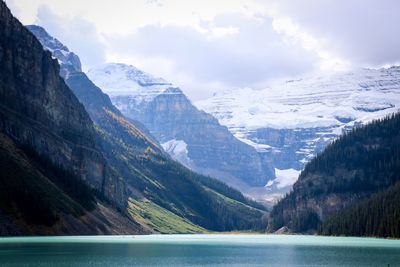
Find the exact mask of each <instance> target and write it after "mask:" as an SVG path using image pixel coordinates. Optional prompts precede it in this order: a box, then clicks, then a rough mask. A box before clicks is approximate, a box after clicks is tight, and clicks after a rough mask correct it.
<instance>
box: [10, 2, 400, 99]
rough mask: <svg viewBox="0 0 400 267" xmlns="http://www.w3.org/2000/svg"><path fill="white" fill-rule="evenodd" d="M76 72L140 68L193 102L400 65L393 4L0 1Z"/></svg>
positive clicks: (395, 5)
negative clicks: (61, 49) (67, 56)
mask: <svg viewBox="0 0 400 267" xmlns="http://www.w3.org/2000/svg"><path fill="white" fill-rule="evenodd" d="M7 3H8V4H9V5H10V7H11V9H12V10H13V11H16V15H17V16H18V18H20V19H21V20H22V22H23V23H25V24H31V23H33V22H35V21H36V22H38V23H39V24H41V25H42V26H44V27H45V28H46V29H47V30H48V31H49V32H50V33H51V34H53V35H54V36H56V37H57V38H58V39H60V41H62V42H63V43H65V44H66V45H67V46H69V47H70V49H71V50H73V51H75V52H76V53H77V54H78V55H79V56H80V57H81V59H82V61H83V65H84V66H87V67H90V66H92V65H95V64H98V63H101V62H103V61H105V60H109V61H110V60H112V61H120V62H125V63H129V64H132V65H135V66H137V67H139V68H143V69H144V70H145V71H148V72H150V73H152V74H155V75H157V76H162V77H164V78H166V79H168V80H170V81H171V82H173V83H175V84H177V85H180V86H181V87H182V89H183V90H185V92H186V93H188V94H189V95H190V96H191V97H193V98H195V99H199V98H202V97H205V96H208V95H209V94H210V93H211V92H213V91H216V90H220V89H224V88H228V87H241V86H251V87H262V86H265V84H266V83H267V82H268V81H269V80H271V79H276V78H279V77H285V76H287V77H290V76H296V75H301V74H302V73H305V72H309V71H313V70H316V69H325V70H328V71H331V70H335V69H341V68H347V67H359V66H381V65H390V64H396V63H399V62H400V50H399V49H398V47H399V46H400V38H399V36H400V34H399V33H400V32H399V28H398V26H397V25H399V24H400V16H398V14H397V13H398V10H400V2H399V1H395V0H379V1H378V0H325V1H321V0H303V1H288V0H268V1H264V0H218V1H211V0H210V1H189V0H186V1H179V0H118V1H108V0H85V1H81V0H69V1H61V0H60V1H54V0H7Z"/></svg>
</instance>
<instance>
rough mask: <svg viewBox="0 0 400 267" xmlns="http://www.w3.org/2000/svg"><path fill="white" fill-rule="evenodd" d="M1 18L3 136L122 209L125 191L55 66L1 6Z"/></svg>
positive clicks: (2, 5)
mask: <svg viewBox="0 0 400 267" xmlns="http://www.w3.org/2000/svg"><path fill="white" fill-rule="evenodd" d="M0 15H1V17H0V21H1V24H0V36H1V40H0V44H1V45H0V61H1V65H0V116H1V120H0V129H1V131H2V132H3V133H5V134H7V135H8V136H11V137H12V138H13V139H14V140H16V141H17V142H18V143H20V144H24V145H29V146H30V147H32V148H34V149H35V150H36V151H37V152H38V153H39V154H42V155H45V156H47V157H49V158H51V159H52V161H53V163H55V164H57V165H59V166H62V167H63V168H65V169H68V170H72V171H73V173H74V174H76V175H78V176H79V177H81V179H83V180H84V181H86V182H87V183H88V184H89V185H90V186H91V187H92V188H94V189H95V190H96V191H99V192H101V194H103V195H104V197H106V198H107V199H109V200H110V201H111V202H114V203H115V204H117V205H118V206H122V205H124V204H123V203H124V202H125V200H126V196H125V195H124V193H123V192H124V190H123V189H121V188H120V186H121V185H120V184H119V183H118V182H117V180H116V177H113V176H112V175H111V174H110V173H109V170H108V169H107V167H106V165H105V160H104V158H103V156H102V153H101V152H100V151H99V147H98V146H97V144H96V140H95V131H94V128H93V123H92V121H91V120H90V118H89V116H88V115H87V113H86V111H85V109H84V107H83V106H82V104H81V103H79V101H78V99H77V98H76V97H75V95H74V94H73V93H72V92H71V91H70V90H69V88H68V87H67V85H66V84H65V83H64V80H63V79H62V78H60V76H59V70H60V69H59V65H58V64H57V62H56V61H55V60H54V59H52V57H51V54H50V53H49V52H47V51H44V50H43V48H42V46H41V44H40V42H39V41H38V40H37V39H36V38H35V36H34V35H33V34H31V33H30V32H29V31H28V30H27V29H26V28H25V27H23V26H22V25H21V24H20V22H19V21H17V20H16V19H15V18H14V17H13V16H12V14H11V13H10V12H9V10H8V8H7V7H6V6H5V4H4V3H3V2H2V3H1V14H0Z"/></svg>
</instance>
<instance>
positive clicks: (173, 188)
mask: <svg viewBox="0 0 400 267" xmlns="http://www.w3.org/2000/svg"><path fill="white" fill-rule="evenodd" d="M27 28H28V29H29V30H30V31H32V33H34V34H35V35H36V36H37V37H38V39H39V41H40V42H41V43H42V44H43V46H44V48H45V49H46V50H49V51H51V52H52V55H53V57H54V58H56V59H57V60H58V62H59V63H60V66H61V69H60V74H61V75H62V77H63V78H64V80H65V82H66V83H67V85H68V86H69V87H70V88H71V90H72V91H73V92H74V94H75V95H76V96H77V97H78V99H79V101H80V102H81V103H82V104H83V105H84V106H85V109H86V111H87V112H88V114H89V116H90V118H91V119H92V121H93V122H94V128H95V131H96V134H97V135H96V137H97V141H98V143H99V144H100V147H101V148H102V151H103V155H104V157H105V160H106V161H107V164H108V165H109V166H110V168H111V169H112V170H113V171H114V172H115V173H117V174H118V175H119V177H121V182H123V183H124V184H125V185H126V189H127V196H128V199H127V200H126V202H127V208H126V212H127V214H128V215H129V216H130V218H131V219H133V220H134V221H135V222H137V223H138V224H139V225H140V226H141V227H142V228H144V229H147V230H148V231H150V232H162V233H188V232H204V231H206V230H207V229H209V230H217V231H218V230H224V231H225V230H234V229H246V228H252V227H256V226H257V225H258V223H259V221H260V219H261V217H262V216H263V214H264V213H265V212H264V211H263V208H262V207H261V206H260V205H259V204H257V203H254V202H252V201H249V200H248V199H246V198H244V197H243V195H242V194H241V193H239V192H238V191H236V190H233V189H231V188H229V187H228V186H226V185H225V184H223V183H221V182H218V181H216V180H214V179H211V178H209V177H205V176H202V175H198V174H196V173H194V172H192V171H190V170H188V169H187V168H185V167H184V166H182V165H181V164H179V163H177V162H175V161H174V160H172V159H171V158H170V157H169V156H168V154H167V153H165V152H164V150H163V149H162V147H161V146H160V145H159V143H158V142H157V141H155V140H154V138H153V137H152V136H151V135H149V134H148V133H147V130H146V129H145V128H144V126H143V125H141V124H138V122H136V121H134V120H131V119H128V118H126V117H124V116H123V115H122V114H121V112H120V111H119V110H118V109H117V108H116V107H115V106H113V104H112V103H111V100H110V98H109V97H108V95H106V94H104V93H103V92H102V91H101V89H100V88H99V87H97V86H96V85H95V84H94V83H93V82H92V81H91V80H90V79H89V78H88V77H87V76H86V74H85V73H83V72H82V71H81V68H80V65H81V64H80V61H79V58H78V57H77V56H76V55H75V54H73V52H71V51H69V50H68V48H67V47H66V46H64V45H63V44H62V43H61V42H60V41H58V40H57V39H55V38H53V37H52V36H50V35H49V34H48V33H47V32H46V31H45V30H44V29H43V28H41V27H39V26H34V25H31V26H27ZM70 59H72V60H70Z"/></svg>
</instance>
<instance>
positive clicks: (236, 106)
mask: <svg viewBox="0 0 400 267" xmlns="http://www.w3.org/2000/svg"><path fill="white" fill-rule="evenodd" d="M195 105H196V106H197V107H198V108H199V109H201V110H204V111H206V112H208V113H210V114H212V115H213V116H215V117H216V118H217V119H218V121H219V123H221V124H222V125H225V126H226V127H228V129H229V130H230V131H231V133H232V134H234V136H235V137H237V138H238V139H239V140H241V141H243V142H245V143H247V144H249V145H251V146H253V147H254V148H255V149H257V151H258V153H259V154H260V156H261V157H262V158H265V159H267V160H271V164H272V166H273V167H274V168H275V170H276V173H277V178H276V179H275V180H274V181H272V182H270V183H269V184H268V187H269V188H270V192H276V191H279V190H281V191H282V192H285V191H286V192H287V191H288V190H290V188H291V184H292V183H293V182H294V181H295V180H296V178H297V175H298V174H299V171H300V170H302V169H303V168H304V166H305V164H306V163H307V162H309V161H310V160H311V159H312V158H313V157H315V156H316V155H317V154H319V153H320V152H321V151H323V149H324V148H325V147H326V146H327V145H328V144H330V143H331V142H332V141H333V140H334V139H336V138H337V137H339V136H340V135H342V134H343V133H345V132H347V131H349V130H350V129H352V128H353V127H354V126H357V125H361V124H365V123H367V122H369V121H371V120H373V119H377V118H383V117H384V116H385V115H387V114H390V113H392V112H396V111H397V110H399V108H400V67H391V68H386V69H378V70H375V69H359V70H355V71H353V72H345V73H336V74H331V75H323V76H316V77H312V78H304V79H298V80H288V81H284V82H276V83H273V84H272V85H271V86H270V87H269V88H265V89H264V90H255V89H250V88H243V89H233V90H228V91H224V92H220V93H216V94H215V95H214V96H213V97H211V98H209V99H206V100H202V101H198V102H196V103H195ZM296 170H297V171H296Z"/></svg>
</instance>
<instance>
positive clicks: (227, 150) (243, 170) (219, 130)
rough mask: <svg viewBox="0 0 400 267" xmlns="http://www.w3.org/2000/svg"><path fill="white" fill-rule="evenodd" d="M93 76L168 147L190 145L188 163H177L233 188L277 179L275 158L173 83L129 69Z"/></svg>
mask: <svg viewBox="0 0 400 267" xmlns="http://www.w3.org/2000/svg"><path fill="white" fill-rule="evenodd" d="M88 75H89V77H90V78H91V79H92V80H93V81H94V82H95V83H96V84H98V85H99V86H100V87H101V88H102V89H103V90H104V91H105V92H107V93H109V94H110V96H111V100H112V102H113V104H114V105H115V106H116V107H117V108H118V109H119V110H120V111H121V112H122V113H123V114H124V115H125V116H126V117H128V118H131V119H134V120H137V121H140V122H142V123H143V124H144V125H145V126H146V127H147V128H148V129H149V130H150V132H151V134H152V135H153V136H154V137H155V138H156V139H157V140H158V141H159V142H160V143H161V144H165V145H164V148H166V147H167V145H168V144H171V141H174V140H175V141H176V142H181V143H184V144H185V146H186V149H187V155H186V156H187V158H183V157H181V156H179V157H175V158H176V159H177V160H180V162H182V163H183V164H186V165H188V166H189V167H190V168H192V169H194V170H196V171H199V172H201V173H205V174H209V175H212V176H214V177H217V178H224V179H223V180H224V181H225V182H227V183H228V184H231V182H232V179H239V180H241V181H242V182H244V183H246V184H248V185H256V186H264V185H265V184H266V182H267V181H268V180H269V179H271V178H273V177H274V170H273V169H272V168H271V167H270V164H269V159H264V160H263V159H261V158H260V156H259V155H258V154H257V152H256V150H255V149H254V148H253V147H251V146H249V145H247V144H245V143H242V142H240V141H239V140H237V139H236V138H235V137H234V136H233V135H232V134H231V133H230V132H229V131H228V129H227V128H226V127H224V126H221V125H220V124H219V123H218V121H217V120H216V119H215V118H214V117H213V116H211V115H209V114H207V113H205V112H203V111H199V110H198V109H197V108H196V107H194V106H193V104H192V103H191V102H190V100H189V99H188V98H187V97H186V96H185V95H184V94H183V92H182V91H181V90H180V89H179V88H177V87H174V86H173V85H171V84H170V83H168V82H166V81H164V80H162V79H159V78H154V77H152V76H151V75H149V74H146V73H144V72H142V71H140V70H138V69H136V68H134V67H132V66H128V65H124V64H108V65H106V66H104V67H102V68H99V69H95V70H91V71H89V72H88ZM171 155H172V156H175V155H174V154H173V153H171ZM189 162H190V164H188V163H189Z"/></svg>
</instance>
